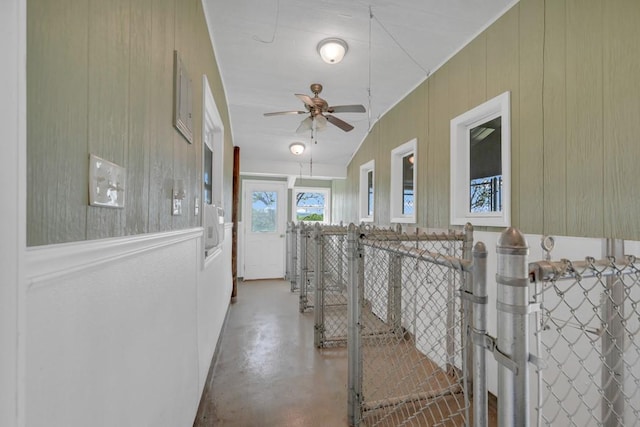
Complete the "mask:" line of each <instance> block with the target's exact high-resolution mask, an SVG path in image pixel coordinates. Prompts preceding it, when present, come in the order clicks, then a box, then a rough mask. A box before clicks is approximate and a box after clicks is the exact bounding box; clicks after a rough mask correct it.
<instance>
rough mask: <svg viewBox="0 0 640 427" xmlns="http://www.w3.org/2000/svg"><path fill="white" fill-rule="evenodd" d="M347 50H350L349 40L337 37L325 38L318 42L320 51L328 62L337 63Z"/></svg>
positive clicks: (323, 58) (321, 55)
mask: <svg viewBox="0 0 640 427" xmlns="http://www.w3.org/2000/svg"><path fill="white" fill-rule="evenodd" d="M347 50H349V46H348V45H347V42H345V41H344V40H342V39H339V38H336V37H331V38H328V39H324V40H321V41H320V43H318V53H319V54H320V57H321V58H322V60H323V61H324V62H326V63H327V64H337V63H338V62H340V61H342V58H344V55H345V54H346V53H347Z"/></svg>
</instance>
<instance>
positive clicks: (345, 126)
mask: <svg viewBox="0 0 640 427" xmlns="http://www.w3.org/2000/svg"><path fill="white" fill-rule="evenodd" d="M310 88H311V92H313V94H314V97H313V98H312V97H310V96H308V95H303V94H300V93H296V94H295V95H296V96H297V97H298V98H299V99H300V100H301V101H302V102H304V106H305V108H306V111H278V112H275V113H264V115H265V116H279V115H285V114H309V117H307V118H306V119H304V120H303V121H302V123H300V126H298V129H296V132H297V133H301V132H304V131H307V130H310V129H311V128H312V127H313V122H314V121H315V124H316V129H317V130H322V129H324V128H326V127H327V122H329V123H331V124H332V125H334V126H337V127H339V128H340V129H342V130H343V131H345V132H349V131H350V130H352V129H353V126H351V125H350V124H349V123H347V122H345V121H344V120H341V119H339V118H337V117H336V116H334V115H332V113H364V112H366V110H365V108H364V106H363V105H334V106H329V104H328V103H327V101H325V100H324V99H322V98H320V97H319V96H318V94H319V93H320V92H322V85H321V84H320V83H313V84H312V85H311V87H310Z"/></svg>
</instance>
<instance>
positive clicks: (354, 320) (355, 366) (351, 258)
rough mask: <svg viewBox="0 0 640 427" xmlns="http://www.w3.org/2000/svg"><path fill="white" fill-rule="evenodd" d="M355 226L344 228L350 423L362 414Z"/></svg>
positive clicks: (358, 246)
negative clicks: (347, 275)
mask: <svg viewBox="0 0 640 427" xmlns="http://www.w3.org/2000/svg"><path fill="white" fill-rule="evenodd" d="M359 234H360V233H359V228H358V227H356V226H355V225H354V224H350V225H349V229H348V232H347V262H348V270H349V283H348V284H347V288H348V305H347V354H348V356H347V358H348V365H347V369H348V371H347V386H348V393H349V395H348V408H347V413H348V415H347V416H348V421H349V425H350V426H358V425H360V421H361V418H362V414H361V412H360V405H361V403H362V353H361V349H362V347H361V340H360V308H361V302H360V298H361V294H360V292H361V283H360V281H361V280H360V279H361V277H363V276H362V275H361V272H360V268H361V267H362V265H361V264H362V263H361V261H362V259H363V251H362V246H361V244H360V235H359Z"/></svg>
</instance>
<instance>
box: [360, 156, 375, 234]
mask: <svg viewBox="0 0 640 427" xmlns="http://www.w3.org/2000/svg"><path fill="white" fill-rule="evenodd" d="M375 166H376V162H375V160H371V161H368V162H367V163H365V164H363V165H362V166H360V191H359V198H358V200H359V206H360V209H359V211H360V221H361V222H373V206H374V197H375V196H374V194H375Z"/></svg>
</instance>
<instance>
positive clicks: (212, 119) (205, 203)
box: [193, 75, 224, 258]
mask: <svg viewBox="0 0 640 427" xmlns="http://www.w3.org/2000/svg"><path fill="white" fill-rule="evenodd" d="M202 92H203V96H202V98H203V101H202V111H203V117H202V141H203V142H204V143H203V144H202V199H201V200H202V201H201V202H200V198H196V199H195V203H194V206H193V208H194V212H195V214H196V215H200V207H201V206H202V212H203V213H202V215H201V218H202V226H203V227H204V231H205V232H204V254H205V258H207V257H209V256H210V255H212V254H214V253H216V251H217V250H218V251H219V250H220V249H219V248H220V247H221V245H222V242H223V241H224V210H223V206H222V203H223V200H224V194H223V185H222V183H223V169H224V166H223V159H224V124H223V122H222V119H221V118H220V113H219V112H218V107H217V106H216V102H215V100H214V99H213V94H212V93H211V88H210V87H209V81H208V80H207V76H206V75H203V76H202Z"/></svg>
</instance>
